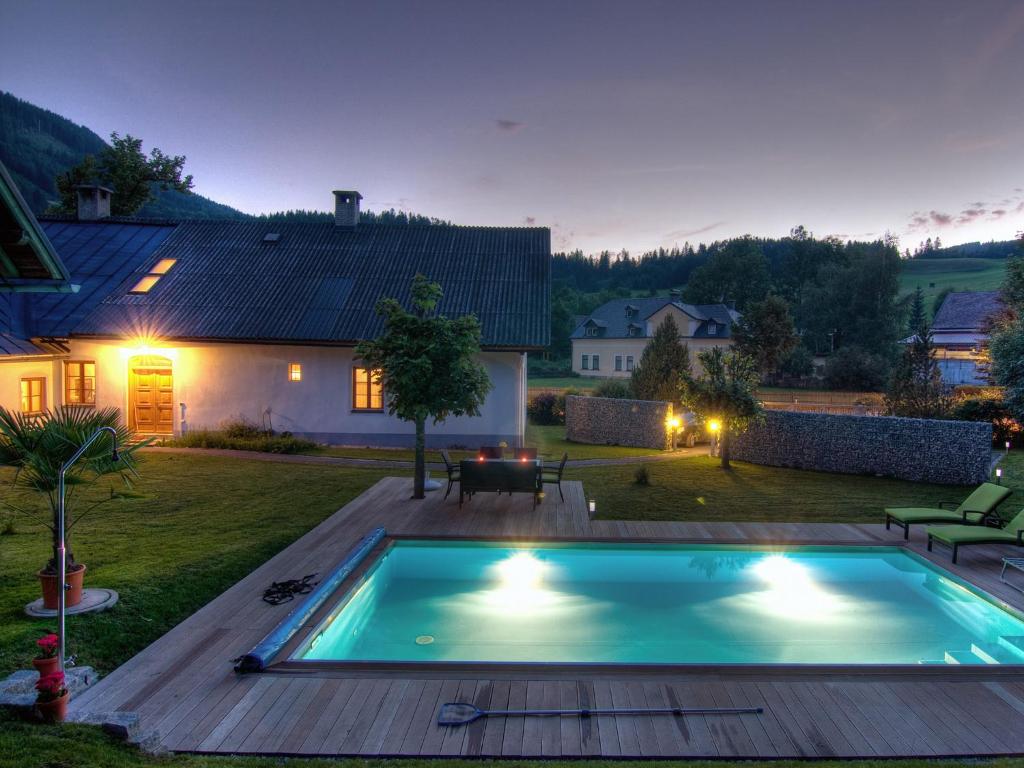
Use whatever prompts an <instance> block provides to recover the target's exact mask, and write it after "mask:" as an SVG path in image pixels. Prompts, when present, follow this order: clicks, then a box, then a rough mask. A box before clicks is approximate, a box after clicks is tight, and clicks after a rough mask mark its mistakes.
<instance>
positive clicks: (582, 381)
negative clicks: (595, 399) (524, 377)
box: [526, 376, 604, 392]
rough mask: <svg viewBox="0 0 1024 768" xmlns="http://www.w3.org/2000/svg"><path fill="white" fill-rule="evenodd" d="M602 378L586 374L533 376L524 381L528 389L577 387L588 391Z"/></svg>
mask: <svg viewBox="0 0 1024 768" xmlns="http://www.w3.org/2000/svg"><path fill="white" fill-rule="evenodd" d="M602 381H604V379H597V378H592V377H587V376H579V377H576V376H560V377H555V378H546V379H541V378H533V377H530V379H529V380H528V381H527V382H526V386H527V388H529V389H579V390H582V391H584V392H588V391H590V390H591V389H593V388H594V387H596V386H597V385H598V384H600V383H601V382H602Z"/></svg>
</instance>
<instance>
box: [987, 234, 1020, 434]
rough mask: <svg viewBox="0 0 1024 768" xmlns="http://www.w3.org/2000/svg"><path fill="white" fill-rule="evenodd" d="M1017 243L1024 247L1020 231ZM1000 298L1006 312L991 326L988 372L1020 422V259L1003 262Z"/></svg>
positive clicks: (1004, 400)
mask: <svg viewBox="0 0 1024 768" xmlns="http://www.w3.org/2000/svg"><path fill="white" fill-rule="evenodd" d="M1018 244H1019V246H1020V247H1021V248H1022V249H1024V232H1022V233H1021V234H1020V236H1019V240H1018ZM1001 298H1002V300H1003V304H1004V305H1005V307H1006V311H1005V312H1004V313H1002V315H1001V317H1000V318H998V320H997V321H996V323H995V325H994V327H993V328H992V332H991V336H990V341H989V347H988V357H989V359H990V360H991V365H990V368H989V375H990V376H991V378H992V381H993V382H994V383H995V384H997V385H999V386H1001V387H1003V402H1004V403H1006V407H1007V409H1008V410H1009V411H1010V413H1011V414H1012V415H1013V418H1014V419H1016V421H1017V422H1018V423H1024V258H1022V257H1019V256H1018V257H1013V258H1011V259H1009V261H1008V262H1007V265H1006V277H1005V278H1003V284H1002V288H1001Z"/></svg>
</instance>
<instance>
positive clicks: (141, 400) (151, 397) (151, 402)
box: [128, 367, 174, 435]
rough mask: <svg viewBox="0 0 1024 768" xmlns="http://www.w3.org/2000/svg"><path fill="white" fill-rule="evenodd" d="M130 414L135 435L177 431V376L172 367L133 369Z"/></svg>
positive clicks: (130, 385) (163, 433) (130, 421)
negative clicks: (175, 389)
mask: <svg viewBox="0 0 1024 768" xmlns="http://www.w3.org/2000/svg"><path fill="white" fill-rule="evenodd" d="M128 413H129V423H130V426H131V427H132V429H134V430H135V431H136V432H141V433H143V434H149V435H170V434H172V433H173V432H174V377H173V374H172V373H171V369H170V368H163V367H159V368H158V367H138V368H132V372H131V382H130V383H129V403H128Z"/></svg>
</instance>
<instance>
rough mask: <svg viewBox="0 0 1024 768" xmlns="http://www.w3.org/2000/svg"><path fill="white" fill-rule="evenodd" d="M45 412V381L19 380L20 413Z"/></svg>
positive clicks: (35, 379)
mask: <svg viewBox="0 0 1024 768" xmlns="http://www.w3.org/2000/svg"><path fill="white" fill-rule="evenodd" d="M44 410H46V379H45V378H43V377H42V376H40V377H38V378H31V379H22V380H21V412H22V413H42V412H43V411H44Z"/></svg>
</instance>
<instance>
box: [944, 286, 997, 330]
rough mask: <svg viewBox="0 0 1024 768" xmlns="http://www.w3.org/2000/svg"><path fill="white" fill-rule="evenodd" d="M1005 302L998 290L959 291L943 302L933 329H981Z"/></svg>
mask: <svg viewBox="0 0 1024 768" xmlns="http://www.w3.org/2000/svg"><path fill="white" fill-rule="evenodd" d="M1002 309H1003V303H1002V302H1001V301H1000V299H999V292H998V291H957V292H955V293H950V294H949V295H948V296H946V298H945V300H944V301H943V302H942V306H941V307H939V311H938V312H936V313H935V319H934V320H933V321H932V331H940V330H979V331H980V330H981V329H982V328H984V327H985V322H986V320H988V318H990V317H992V316H994V315H997V314H999V312H1001V311H1002Z"/></svg>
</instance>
